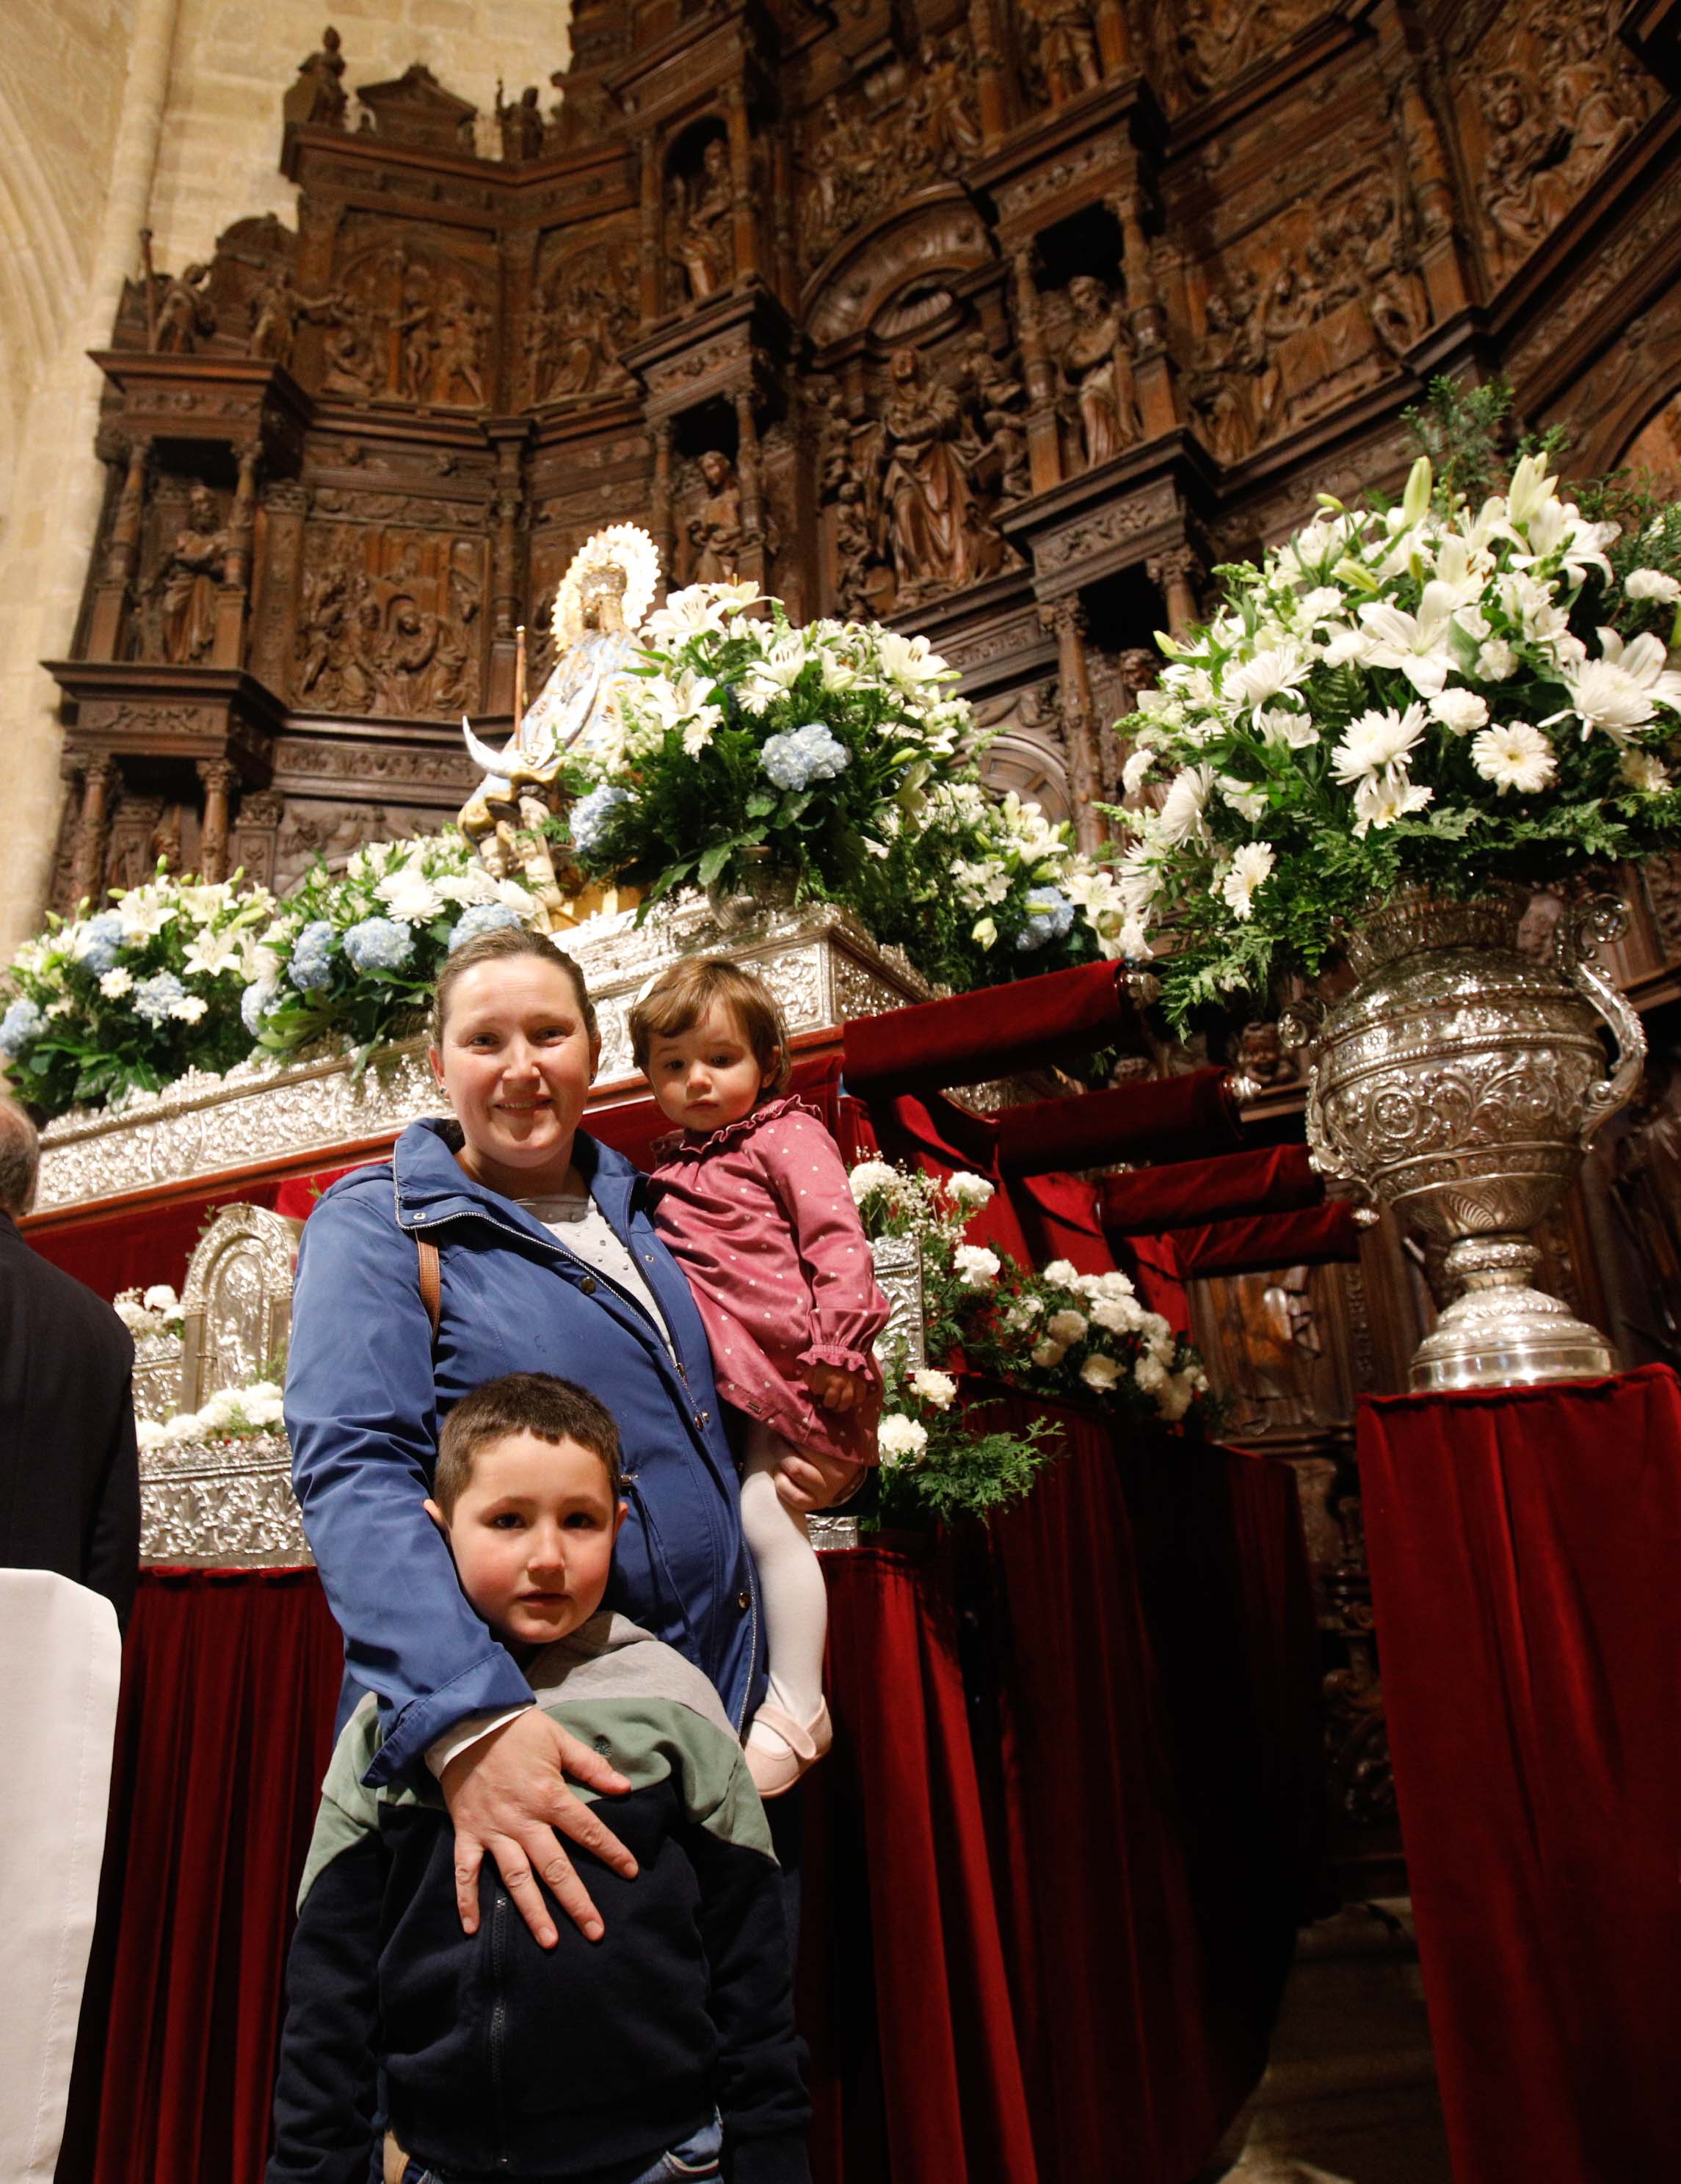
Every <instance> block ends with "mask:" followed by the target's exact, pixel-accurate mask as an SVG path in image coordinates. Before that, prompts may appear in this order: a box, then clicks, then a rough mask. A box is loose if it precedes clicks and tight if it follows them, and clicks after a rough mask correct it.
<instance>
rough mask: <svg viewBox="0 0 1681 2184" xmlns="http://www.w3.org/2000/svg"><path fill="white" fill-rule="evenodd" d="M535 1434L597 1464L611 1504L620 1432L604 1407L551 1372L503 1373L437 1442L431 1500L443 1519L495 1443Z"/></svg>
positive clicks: (466, 1399)
mask: <svg viewBox="0 0 1681 2184" xmlns="http://www.w3.org/2000/svg"><path fill="white" fill-rule="evenodd" d="M520 1433H529V1434H535V1435H537V1438H538V1439H539V1440H548V1441H553V1442H555V1443H556V1446H558V1445H559V1444H560V1443H561V1441H563V1440H575V1441H576V1442H577V1443H578V1446H579V1447H580V1448H587V1449H588V1450H589V1452H590V1454H591V1455H592V1456H599V1457H600V1459H601V1468H602V1469H603V1470H604V1471H605V1472H606V1474H607V1485H608V1486H609V1487H610V1488H611V1489H612V1497H613V1500H614V1501H615V1502H617V1500H618V1497H619V1489H620V1487H621V1486H622V1485H623V1484H624V1468H623V1463H622V1461H621V1458H620V1455H619V1439H618V1428H617V1425H616V1424H614V1423H613V1414H612V1412H611V1411H610V1410H609V1409H608V1408H607V1407H606V1404H605V1403H603V1402H601V1401H598V1399H597V1398H596V1397H595V1396H592V1395H591V1394H590V1392H589V1390H588V1389H587V1388H580V1387H578V1385H577V1384H576V1383H575V1382H574V1381H572V1380H561V1379H556V1376H555V1374H554V1373H503V1375H502V1376H501V1378H500V1379H496V1380H487V1381H485V1382H484V1384H483V1386H482V1387H477V1388H475V1389H473V1390H472V1393H471V1394H470V1395H466V1396H462V1398H461V1401H460V1402H459V1403H457V1404H456V1406H455V1408H454V1410H452V1411H451V1412H450V1415H449V1417H448V1418H445V1419H444V1430H443V1432H442V1433H441V1434H440V1435H438V1464H437V1468H436V1469H435V1470H434V1471H433V1476H432V1498H433V1501H434V1502H436V1503H437V1504H438V1507H439V1508H440V1509H441V1510H442V1511H443V1512H444V1515H445V1516H446V1517H453V1516H454V1514H455V1504H456V1502H458V1501H459V1500H460V1499H461V1496H462V1494H463V1493H465V1492H466V1488H467V1486H468V1485H469V1484H470V1483H471V1481H472V1467H473V1459H474V1458H475V1457H477V1454H478V1452H479V1451H480V1450H481V1449H485V1448H489V1446H490V1445H491V1443H492V1442H493V1441H498V1440H507V1439H508V1437H509V1435H511V1434H520Z"/></svg>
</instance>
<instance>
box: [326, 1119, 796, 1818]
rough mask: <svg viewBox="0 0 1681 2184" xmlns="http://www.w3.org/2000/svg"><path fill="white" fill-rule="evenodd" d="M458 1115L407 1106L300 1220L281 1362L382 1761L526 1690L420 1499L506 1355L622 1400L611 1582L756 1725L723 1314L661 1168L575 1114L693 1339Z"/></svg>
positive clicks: (340, 1613)
mask: <svg viewBox="0 0 1681 2184" xmlns="http://www.w3.org/2000/svg"><path fill="white" fill-rule="evenodd" d="M452 1127H453V1126H451V1125H449V1124H446V1123H438V1122H422V1123H410V1126H409V1128H407V1129H406V1130H405V1132H404V1133H403V1134H402V1136H401V1137H400V1138H399V1139H398V1141H397V1144H396V1145H395V1147H394V1149H393V1154H392V1157H391V1159H390V1161H389V1162H384V1163H382V1164H381V1165H380V1166H378V1167H365V1168H358V1169H357V1170H355V1172H354V1173H352V1174H349V1175H347V1176H345V1177H343V1178H341V1179H340V1181H338V1183H336V1184H334V1185H333V1186H332V1190H329V1191H328V1192H327V1194H326V1195H325V1196H324V1197H323V1198H322V1200H321V1203H320V1205H319V1206H317V1207H316V1210H315V1212H314V1213H313V1214H312V1215H311V1216H310V1220H309V1222H308V1223H307V1225H306V1226H305V1228H304V1240H303V1247H302V1251H301V1254H300V1256H299V1263H298V1288H297V1295H296V1298H295V1301H294V1304H293V1322H292V1344H291V1351H290V1354H289V1356H288V1362H287V1374H286V1424H287V1430H288V1433H289V1434H290V1435H291V1438H292V1450H293V1485H294V1486H295V1488H296V1490H297V1494H298V1500H299V1504H300V1506H301V1507H302V1509H303V1513H304V1530H305V1531H306V1532H307V1534H308V1535H309V1541H310V1547H311V1548H312V1550H313V1551H314V1553H315V1557H316V1563H318V1564H319V1566H320V1568H321V1579H322V1582H323V1583H324V1585H326V1588H327V1599H328V1601H329V1602H331V1604H332V1612H333V1613H334V1615H335V1616H336V1617H337V1618H338V1624H339V1627H340V1628H341V1630H343V1633H344V1652H345V1659H346V1662H347V1664H348V1666H349V1673H350V1674H351V1676H352V1677H353V1678H354V1679H355V1681H356V1682H357V1683H358V1684H360V1685H362V1686H363V1688H364V1689H366V1690H368V1691H373V1692H375V1693H376V1694H377V1697H378V1699H379V1703H380V1716H381V1722H382V1725H383V1728H384V1730H385V1741H384V1743H383V1746H382V1747H381V1750H380V1752H379V1755H378V1757H377V1759H376V1760H375V1762H374V1763H373V1766H372V1768H371V1769H370V1771H369V1775H368V1780H369V1781H370V1782H371V1783H374V1784H377V1783H381V1782H395V1781H399V1780H402V1779H404V1778H405V1777H409V1778H411V1779H412V1778H413V1776H414V1775H415V1774H416V1770H417V1769H418V1768H419V1767H420V1765H421V1763H422V1758H423V1755H424V1753H425V1752H426V1750H427V1747H428V1746H429V1745H430V1744H431V1743H432V1742H433V1740H434V1739H435V1738H436V1737H438V1736H441V1735H442V1734H443V1732H444V1730H447V1729H448V1728H450V1726H451V1724H454V1723H455V1722H457V1721H459V1720H460V1719H461V1718H462V1717H463V1716H464V1715H466V1714H472V1713H481V1712H484V1711H487V1710H489V1709H491V1708H503V1707H516V1706H523V1705H526V1704H528V1702H529V1701H530V1698H531V1687H530V1685H528V1683H527V1682H526V1680H525V1678H524V1676H523V1675H522V1674H521V1672H520V1670H519V1669H518V1668H517V1665H516V1664H515V1663H514V1662H513V1660H512V1659H511V1658H510V1657H509V1655H508V1654H507V1653H505V1652H504V1651H503V1649H502V1647H501V1646H500V1645H498V1644H497V1642H496V1641H495V1640H494V1638H493V1637H492V1636H491V1635H490V1633H489V1630H487V1629H486V1628H485V1626H484V1624H483V1623H481V1622H480V1620H479V1619H478V1617H477V1615H476V1614H475V1613H474V1612H473V1610H472V1608H471V1607H469V1606H468V1605H467V1602H466V1598H465V1596H463V1594H462V1592H461V1587H460V1585H459V1584H458V1583H457V1581H456V1578H455V1565H454V1564H453V1563H452V1562H451V1561H450V1551H449V1548H448V1547H447V1546H445V1544H444V1541H443V1539H442V1538H441V1537H440V1535H438V1532H437V1531H436V1530H435V1529H433V1525H432V1523H431V1521H430V1519H429V1518H427V1514H426V1513H425V1511H424V1509H423V1508H422V1506H421V1504H422V1501H423V1500H424V1498H425V1496H426V1495H427V1493H428V1492H429V1490H430V1481H431V1478H432V1469H433V1461H434V1458H435V1457H436V1455H437V1451H438V1426H439V1424H440V1423H441V1421H442V1419H443V1418H444V1416H445V1414H446V1413H447V1412H448V1411H449V1409H450V1406H451V1405H452V1404H454V1403H455V1402H457V1401H459V1400H460V1399H461V1396H464V1395H466V1393H467V1391H468V1390H470V1389H472V1388H476V1387H477V1386H478V1385H480V1383H481V1382H483V1381H485V1380H490V1379H495V1378H496V1377H497V1375H498V1374H500V1373H515V1372H540V1373H558V1374H560V1375H561V1377H562V1378H563V1379H568V1380H574V1381H577V1382H578V1383H579V1384H580V1385H582V1386H584V1387H585V1388H588V1389H589V1390H590V1391H591V1393H592V1394H594V1395H595V1396H599V1397H600V1400H601V1401H603V1402H604V1403H605V1404H606V1406H607V1408H608V1409H609V1410H610V1411H611V1412H612V1414H613V1416H614V1418H617V1421H618V1428H619V1433H620V1435H621V1438H622V1440H623V1449H624V1468H625V1472H626V1499H627V1500H628V1502H629V1504H630V1514H629V1516H628V1518H627V1519H626V1521H625V1524H624V1528H623V1530H622V1531H621V1532H620V1534H619V1537H618V1544H617V1548H616V1549H615V1551H614V1557H613V1578H612V1585H611V1587H610V1589H609V1591H608V1594H607V1605H608V1606H609V1607H616V1608H617V1609H619V1610H620V1611H621V1613H623V1614H625V1615H628V1616H629V1617H630V1619H631V1620H632V1621H633V1622H635V1623H639V1624H641V1625H642V1627H643V1629H644V1630H651V1631H652V1632H653V1633H654V1635H656V1637H659V1638H662V1639H664V1640H665V1641H667V1644H668V1645H672V1646H675V1647H676V1648H677V1650H678V1651H679V1652H680V1653H684V1654H686V1655H687V1656H688V1658H690V1660H691V1661H693V1662H694V1663H695V1666H696V1667H697V1668H699V1669H701V1670H702V1671H703V1673H704V1674H706V1676H708V1677H709V1678H710V1679H711V1680H712V1683H713V1684H714V1685H716V1686H717V1689H718V1694H719V1696H720V1697H722V1699H723V1703H724V1706H725V1708H726V1710H727V1711H728V1713H729V1718H730V1719H731V1720H732V1721H733V1722H734V1724H735V1725H736V1728H737V1730H740V1728H741V1726H742V1724H744V1722H745V1721H746V1720H747V1719H749V1718H750V1716H751V1712H752V1710H753V1708H754V1707H755V1706H757V1702H758V1700H759V1697H760V1696H761V1693H762V1658H761V1657H762V1650H763V1649H762V1641H761V1635H760V1622H761V1619H760V1614H759V1603H758V1588H757V1580H756V1578H755V1575H754V1573H753V1567H752V1563H751V1559H750V1558H749V1556H748V1553H747V1548H746V1541H744V1540H743V1538H742V1536H741V1515H740V1488H739V1484H738V1481H737V1478H736V1472H735V1466H734V1463H733V1461H732V1460H731V1457H730V1451H729V1444H728V1442H727V1441H726V1440H725V1438H724V1434H723V1426H722V1424H721V1423H720V1420H719V1417H718V1397H717V1395H716V1394H715V1392H714V1390H713V1387H712V1360H711V1357H710V1356H709V1355H708V1352H707V1349H706V1334H705V1331H704V1329H702V1327H701V1318H700V1314H699V1313H698V1312H696V1311H695V1305H694V1301H693V1300H692V1298H691V1297H690V1294H689V1288H688V1284H686V1283H685V1282H684V1279H683V1276H682V1274H681V1273H679V1270H678V1268H677V1266H676V1263H675V1262H674V1261H673V1259H672V1258H671V1256H669V1254H668V1253H667V1251H666V1249H665V1246H664V1245H662V1244H661V1243H660V1241H659V1240H658V1239H657V1237H656V1234H655V1233H654V1227H653V1223H652V1222H651V1220H650V1218H649V1214H648V1205H647V1194H646V1180H645V1178H644V1177H643V1176H642V1175H641V1174H640V1173H639V1172H638V1170H637V1169H636V1168H634V1167H633V1166H632V1165H631V1163H630V1162H628V1160H626V1159H625V1158H624V1157H623V1155H621V1154H618V1153H616V1152H613V1151H611V1150H609V1149H608V1148H607V1147H606V1146H605V1145H597V1144H596V1143H595V1140H594V1139H592V1138H589V1136H587V1135H586V1134H585V1133H584V1132H583V1131H581V1130H580V1131H579V1132H578V1137H577V1139H576V1144H575V1152H574V1157H575V1159H576V1162H577V1164H578V1167H579V1169H580V1170H581V1171H582V1173H584V1177H585V1178H586V1180H587V1181H588V1182H589V1188H590V1191H591V1194H592V1195H593V1196H594V1198H595V1202H596V1204H597V1205H598V1206H600V1209H601V1211H602V1212H603V1213H604V1214H605V1215H606V1217H607V1219H608V1221H609V1222H610V1223H612V1227H613V1228H614V1229H616V1230H617V1233H618V1234H619V1236H620V1238H621V1239H622V1240H623V1241H624V1242H625V1243H626V1244H627V1245H629V1247H630V1248H631V1249H632V1250H633V1251H634V1252H635V1253H636V1254H637V1256H638V1257H639V1260H640V1261H641V1262H642V1267H643V1272H644V1274H645V1279H646V1280H647V1283H648V1286H649V1288H650V1289H651V1290H652V1291H653V1294H654V1295H655V1296H656V1298H657V1299H658V1301H659V1305H660V1308H661V1310H662V1312H663V1313H664V1315H665V1320H666V1324H667V1327H668V1328H669V1329H670V1330H671V1335H672V1340H673V1342H674V1344H675V1345H676V1347H677V1362H673V1359H672V1357H671V1354H670V1352H669V1351H667V1348H666V1346H665V1343H664V1341H663V1340H662V1338H661V1335H660V1334H659V1331H658V1329H656V1327H655V1326H654V1324H653V1323H652V1321H651V1319H650V1318H649V1317H648V1315H647V1313H646V1312H645V1311H644V1310H642V1308H641V1307H639V1306H638V1305H635V1304H634V1303H632V1302H631V1301H630V1300H629V1299H628V1296H627V1295H625V1294H624V1293H623V1292H622V1291H621V1290H618V1289H617V1288H616V1287H615V1286H614V1285H613V1284H612V1283H611V1282H610V1281H608V1280H607V1279H606V1277H605V1276H604V1275H602V1274H600V1273H598V1272H597V1271H596V1270H595V1268H592V1267H589V1265H587V1264H586V1263H585V1262H584V1261H583V1260H582V1259H579V1258H577V1257H574V1256H573V1255H572V1253H571V1252H570V1251H567V1250H566V1248H565V1247H564V1246H563V1245H561V1244H559V1243H557V1242H556V1240H555V1238H554V1236H553V1235H552V1234H550V1231H549V1230H548V1229H545V1227H544V1226H543V1225H542V1223H540V1222H539V1221H536V1220H533V1218H532V1217H531V1216H530V1215H529V1214H528V1213H526V1212H524V1211H523V1210H522V1208H521V1207H520V1206H517V1205H516V1204H515V1203H514V1201H512V1200H511V1199H507V1198H503V1197H500V1195H498V1194H497V1193H496V1192H494V1191H493V1190H486V1189H484V1188H483V1186H482V1185H481V1184H476V1183H474V1182H473V1181H472V1178H470V1177H469V1176H468V1175H467V1174H466V1173H465V1171H464V1170H463V1169H462V1168H461V1166H460V1164H459V1163H458V1162H457V1161H456V1159H455V1154H454V1152H453V1151H452V1150H451V1145H450V1136H449V1132H450V1129H451V1128H452ZM422 1237H426V1238H429V1239H430V1240H432V1242H433V1243H434V1244H436V1245H437V1246H438V1257H439V1262H440V1265H441V1269H442V1275H443V1314H442V1318H441V1321H440V1323H439V1329H438V1341H437V1345H436V1350H435V1352H434V1348H433V1339H432V1328H431V1323H430V1321H429V1319H428V1318H427V1310H426V1306H425V1303H424V1301H422V1296H421V1291H420V1268H419V1259H418V1255H417V1252H416V1240H417V1239H418V1238H422Z"/></svg>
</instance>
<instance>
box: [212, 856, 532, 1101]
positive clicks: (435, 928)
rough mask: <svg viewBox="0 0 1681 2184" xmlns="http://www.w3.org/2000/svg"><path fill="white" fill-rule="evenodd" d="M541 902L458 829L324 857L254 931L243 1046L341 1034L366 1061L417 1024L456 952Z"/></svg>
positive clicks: (277, 1045)
mask: <svg viewBox="0 0 1681 2184" xmlns="http://www.w3.org/2000/svg"><path fill="white" fill-rule="evenodd" d="M272 907H273V906H272V905H271V911H272ZM536 909H537V903H536V900H535V898H534V897H533V895H532V894H530V892H529V891H528V889H525V888H523V887H522V886H520V885H519V884H518V883H517V882H516V881H513V880H505V879H504V880H499V879H494V878H493V877H491V875H490V874H489V872H487V871H486V870H485V868H484V866H483V865H482V864H480V863H479V861H478V860H477V856H476V855H474V852H473V848H472V844H471V843H470V842H469V841H468V840H467V838H466V836H465V835H464V834H462V833H461V832H460V830H459V829H458V828H455V827H447V828H446V829H445V830H444V832H443V833H441V834H426V835H419V836H416V837H415V838H412V839H411V840H409V841H405V842H373V843H370V844H368V846H367V847H366V849H361V850H357V851H356V853H355V855H354V856H353V857H352V858H351V859H350V861H349V864H348V865H347V866H346V867H345V869H344V871H343V872H342V873H334V872H329V871H328V870H327V867H326V866H323V865H318V866H316V868H315V870H314V871H312V872H310V873H309V874H307V875H306V877H304V881H303V883H302V884H301V885H300V886H299V888H298V889H297V890H296V892H295V893H294V894H291V895H289V896H288V898H287V900H286V901H285V903H284V904H283V905H282V906H281V907H280V909H279V911H278V913H277V914H273V915H271V916H270V917H267V918H265V920H264V922H263V928H262V930H261V931H260V933H258V935H257V936H256V946H255V949H254V952H253V955H252V957H251V961H250V967H249V968H250V976H249V983H248V984H247V986H246V989H245V991H244V993H243V996H242V998H241V1002H240V1009H241V1014H242V1017H243V1025H244V1030H245V1034H246V1039H247V1043H248V1044H249V1041H250V1040H252V1039H254V1040H255V1041H256V1042H257V1044H258V1045H260V1047H262V1048H264V1049H265V1050H267V1051H268V1052H270V1053H271V1054H276V1055H287V1054H292V1053H294V1052H296V1051H297V1050H298V1049H299V1048H300V1047H303V1046H306V1045H310V1043H311V1042H312V1041H314V1040H316V1039H322V1038H325V1037H327V1036H336V1037H338V1038H340V1039H343V1040H344V1042H345V1043H346V1044H347V1045H349V1046H350V1047H351V1048H352V1049H353V1050H355V1053H356V1054H357V1056H359V1058H360V1059H366V1056H367V1055H368V1054H369V1053H371V1051H372V1050H373V1048H374V1047H376V1046H377V1045H381V1044H382V1043H383V1041H385V1040H387V1039H392V1038H396V1037H400V1036H401V1035H402V1034H404V1033H405V1032H406V1031H409V1030H411V1029H413V1028H415V1027H416V1024H417V1023H418V1022H419V1021H420V1017H421V1012H422V1011H423V1009H424V1007H425V1006H426V1004H427V1000H428V998H429V996H430V995H431V992H432V989H433V984H434V983H435V981H436V979H437V976H438V969H439V967H440V966H441V965H442V964H443V962H444V960H445V958H446V957H447V956H449V954H450V950H452V949H454V948H457V947H459V946H460V945H461V943H462V942H463V941H465V940H468V939H472V936H473V935H474V934H475V933H485V932H489V931H490V930H491V929H492V928H494V927H496V926H499V925H520V924H523V923H525V922H527V921H528V919H530V918H531V917H533V915H534V913H535V911H536Z"/></svg>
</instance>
